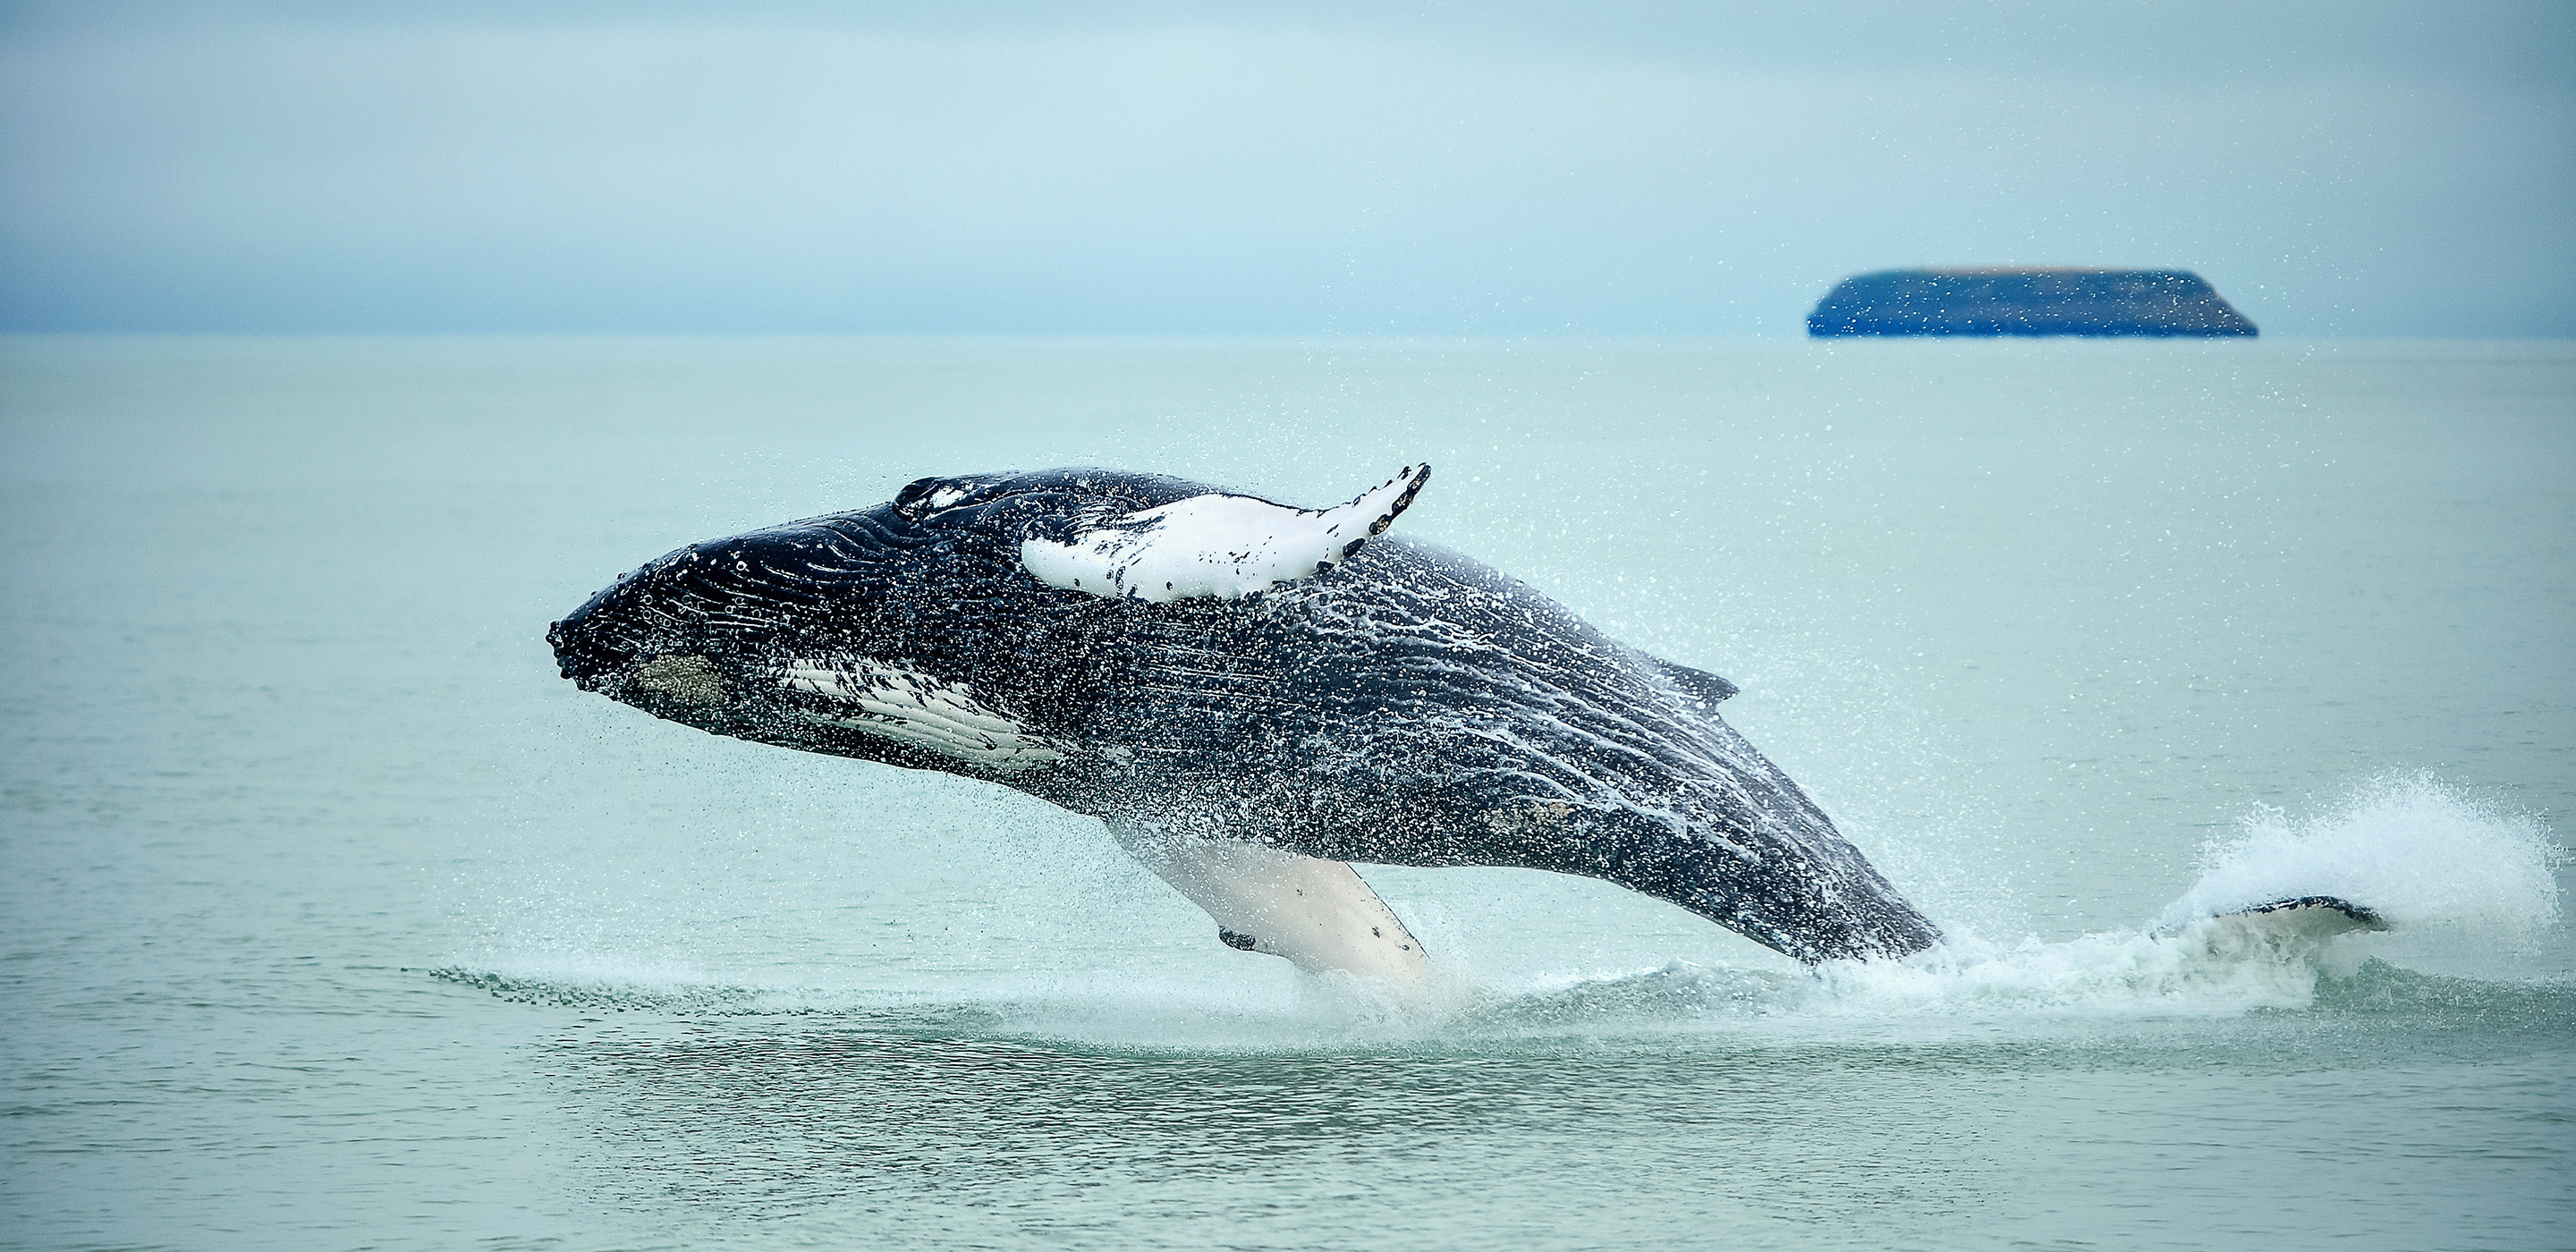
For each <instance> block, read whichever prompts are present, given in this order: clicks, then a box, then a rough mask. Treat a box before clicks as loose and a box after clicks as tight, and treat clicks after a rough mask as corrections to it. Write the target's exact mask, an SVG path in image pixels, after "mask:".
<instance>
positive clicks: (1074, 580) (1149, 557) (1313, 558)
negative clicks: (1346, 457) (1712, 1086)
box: [1020, 465, 1431, 603]
mask: <svg viewBox="0 0 2576 1252" xmlns="http://www.w3.org/2000/svg"><path fill="white" fill-rule="evenodd" d="M1430 477H1431V467H1430V466H1428V465H1408V466H1405V467H1404V468H1403V469H1402V470H1400V471H1398V472H1397V474H1396V476H1395V477H1394V478H1392V479H1389V480H1388V481H1387V482H1386V483H1384V484H1383V485H1381V486H1379V487H1377V488H1375V489H1373V490H1370V491H1365V492H1362V493H1361V494H1360V496H1359V498H1358V499H1355V500H1353V501H1351V502H1350V503H1348V504H1345V505H1342V506H1340V507H1338V508H1330V509H1297V508H1290V507H1288V506H1287V505H1284V504H1273V503H1271V502H1270V501H1268V500H1261V499H1256V498H1254V497H1252V496H1237V495H1227V494H1225V493H1223V492H1215V493H1211V494H1208V495H1203V496H1191V497H1190V498H1189V499H1186V500H1175V501H1173V502H1171V503H1170V504H1165V505H1158V506H1156V507H1154V508H1150V509H1139V510H1137V511H1136V512H1133V513H1121V514H1118V515H1117V516H1114V517H1108V518H1103V519H1101V520H1099V521H1097V522H1095V523H1093V524H1091V525H1090V526H1088V527H1086V528H1085V529H1084V530H1083V531H1082V532H1081V533H1079V534H1077V535H1076V536H1075V537H1074V539H1073V542H1071V543H1056V542H1053V541H1051V540H1046V539H1029V540H1024V541H1022V542H1021V544H1020V564H1021V565H1022V566H1023V567H1025V568H1026V569H1027V570H1028V571H1029V575H1030V577H1033V578H1035V579H1037V580H1038V581H1039V582H1041V583H1044V584H1046V585H1047V586H1050V587H1058V588H1062V589H1064V590H1066V591H1084V592H1089V593H1090V594H1092V595H1095V596H1103V597H1119V596H1132V597H1134V598H1136V599H1139V600H1150V601H1154V602H1157V603H1165V602H1169V601H1173V600H1189V599H1196V598H1199V597H1204V596H1212V597H1216V598H1219V599H1226V600H1233V599H1239V598H1241V597H1243V596H1248V595H1251V594H1253V593H1255V592H1260V591H1268V590H1269V589H1271V588H1272V587H1276V586H1279V585H1280V584H1283V583H1293V582H1296V581H1298V580H1300V579H1305V578H1312V577H1314V576H1315V575H1317V574H1320V573H1322V572H1323V571H1325V570H1328V569H1331V568H1332V567H1333V566H1335V565H1338V564H1340V563H1341V561H1342V558H1344V557H1347V556H1349V555H1350V554H1351V553H1352V552H1353V551H1354V550H1356V549H1357V548H1358V547H1359V545H1360V544H1361V543H1363V542H1365V541H1367V540H1368V539H1369V538H1371V537H1372V536H1375V535H1378V534H1382V533H1384V532H1385V530H1386V528H1387V526H1388V525H1389V524H1390V523H1392V522H1394V521H1395V518H1396V515H1397V514H1399V513H1402V512H1403V511H1404V510H1405V506H1407V505H1409V504H1411V503H1413V496H1414V493H1415V492H1417V491H1420V490H1422V484H1423V483H1424V482H1425V481H1427V480H1429V478H1430Z"/></svg>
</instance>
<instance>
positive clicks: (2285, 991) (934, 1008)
mask: <svg viewBox="0 0 2576 1252" xmlns="http://www.w3.org/2000/svg"><path fill="white" fill-rule="evenodd" d="M2202 860H2203V872H2202V874H2201V877H2200V879H2199V880H2198V881H2197V882H2196V883H2195V884H2194V885H2193V886H2192V887H2191V889H2190V890H2188V891H2186V892H2185V893H2184V894H2183V895H2182V896H2181V897H2180V898H2178V899H2177V900H2175V901H2174V903H2173V904H2172V905H2170V906H2168V907H2167V908H2166V909H2164V910H2163V911H2162V913H2160V914H2159V915H2158V916H2157V917H2155V918H2153V919H2150V920H2148V921H2146V922H2144V923H2142V924H2141V925H2139V926H2138V927H2136V928H2135V929H2131V930H2123V931H2114V932H2104V933H2097V934H2089V935H2083V936H2079V937H2077V938H2074V939H2069V940H2058V941H2043V940H2041V939H2038V938H2036V937H2031V938H2024V939H2020V940H2018V941H2013V942H1996V941H1990V940H1987V939H1984V938H1981V937H1979V936H1978V935H1976V934H1974V933H1972V932H1970V931H1968V930H1966V929H1965V928H1960V927H1953V928H1952V932H1951V938H1950V940H1949V941H1948V942H1947V943H1945V944H1943V945H1942V946H1941V947H1939V948H1936V949H1933V950H1931V951H1929V952H1924V953H1919V954H1916V955H1915V956H1912V957H1909V958H1907V959H1905V960H1902V961H1881V962H1866V963H1864V962H1835V963H1830V964H1827V965H1825V966H1822V967H1819V968H1817V969H1815V970H1813V971H1808V972H1803V973H1801V972H1791V971H1782V970H1777V969H1771V968H1743V969H1739V968H1733V967H1730V966H1725V965H1715V966H1700V965H1694V964H1691V963H1688V962H1673V963H1669V964H1666V965H1662V966H1656V967H1651V968H1645V969H1626V970H1596V971H1583V972H1576V973H1558V974H1554V975H1549V976H1537V977H1530V978H1525V979H1524V980H1522V981H1520V982H1519V983H1517V984H1497V983H1495V982H1493V981H1490V980H1488V979H1485V978H1482V977H1479V976H1478V974H1477V973H1476V972H1475V971H1474V970H1472V969H1468V968H1465V967H1463V966H1459V965H1454V964H1452V965H1448V966H1444V967H1443V968H1442V969H1441V970H1440V972H1439V974H1438V976H1437V977H1436V978H1435V979H1434V982H1433V985H1432V987H1431V989H1430V990H1429V992H1428V993H1427V994H1425V995H1422V996H1419V997H1413V998H1407V999H1403V1000H1398V999H1396V998H1394V997H1391V996H1390V995H1389V994H1387V989H1386V988H1383V987H1380V986H1376V985H1373V984H1370V983H1367V982H1365V981H1363V980H1357V979H1351V978H1346V977H1332V976H1328V977H1325V978H1303V979H1299V980H1297V981H1296V983H1295V984H1293V986H1294V990H1293V992H1292V993H1291V994H1289V995H1287V996H1285V997H1282V996H1281V995H1279V994H1277V993H1276V992H1275V991H1274V990H1268V989H1265V988H1262V987H1255V986H1249V985H1242V984H1214V985H1208V984H1196V983H1188V982H1185V981H1182V980H1178V979H1157V978H1155V977H1154V976H1153V975H1152V974H1150V973H1146V974H1142V975H1133V976H1117V977H1109V976H1101V977H1098V978H1094V979H1082V978H1078V977H1077V978H1019V979H1014V980H1005V981H986V982H982V983H978V984H975V985H974V986H972V987H968V986H966V985H963V984H962V983H961V985H960V986H959V987H957V988H956V992H957V993H956V994H947V993H941V994H925V993H919V992H911V993H899V992H890V991H884V990H875V989H863V988H846V987H839V988H836V987H830V986H823V985H794V984H791V983H784V982H780V983H772V984H767V985H763V984H760V983H756V982H754V983H746V982H745V981H743V980H741V979H738V978H726V977H720V976H708V975H702V974H699V973H696V972H693V971H690V970H687V969H684V968H676V967H670V966H655V965H644V964H636V963H631V962H622V961H620V960H618V959H616V958H614V957H597V956H562V955H551V956H550V955H545V954H522V955H517V956H511V957H506V958H499V959H486V960H479V961H474V962H458V963H453V964H450V965H447V966H443V967H440V968H437V969H433V970H428V971H425V972H427V973H429V974H430V975H431V976H433V977H436V978H439V979H442V980H444V981H448V982H452V983H456V984H459V985H462V986H467V987H473V988H477V989H480V990H483V991H486V992H489V993H490V994H492V995H494V996H496V997H498V998H501V999H504V1000H510V1001H517V1002H522V1003H529V1004H538V1005H550V1006H556V1007H562V1008H569V1009H576V1010H582V1011H587V1012H645V1013H655V1014H664V1015H677V1016H690V1017H704V1016H777V1015H796V1016H806V1015H824V1016H830V1017H832V1018H835V1019H837V1020H842V1021H847V1022H850V1023H852V1024H864V1025H865V1026H866V1027H868V1028H871V1029H886V1030H893V1031H898V1032H904V1033H921V1032H929V1033H946V1034H963V1035H978V1036H989V1035H1003V1036H1017V1037H1047V1038H1057V1039H1069V1040H1081V1041H1086V1042H1091V1043H1101V1044H1112V1045H1136V1046H1177V1047H1184V1048H1187V1047H1200V1046H1207V1047H1220V1048H1232V1047H1280V1046H1291V1047H1294V1046H1332V1045H1334V1044H1335V1043H1337V1042H1344V1043H1349V1042H1368V1041H1377V1042H1402V1041H1408V1040H1410V1041H1437V1040H1446V1041H1450V1042H1470V1041H1473V1040H1477V1039H1494V1038H1530V1037H1535V1036H1552V1035H1565V1034H1582V1035H1594V1036H1598V1035H1604V1034H1630V1035H1648V1034H1651V1035H1669V1034H1672V1033H1675V1032H1685V1033H1687V1032H1705V1031H1717V1032H1733V1033H1737V1034H1742V1033H1745V1032H1748V1031H1750V1032H1757V1033H1758V1032H1764V1031H1778V1030H1781V1029H1787V1030H1790V1031H1792V1032H1807V1031H1817V1030H1821V1031H1825V1032H1828V1033H1830V1032H1832V1031H1834V1030H1847V1029H1849V1028H1851V1027H1852V1026H1853V1025H1855V1024H1857V1023H1882V1024H1884V1023H1939V1022H1944V1021H1947V1022H1951V1023H1954V1024H1955V1023H1959V1022H1981V1023H1988V1024H1992V1023H1996V1022H2009V1021H2014V1020H2019V1021H2025V1022H2028V1021H2038V1020H2059V1021H2063V1020H2067V1019H2107V1020H2118V1019H2132V1020H2136V1019H2155V1018H2197V1019H2221V1018H2229V1017H2237V1016H2242V1015H2245V1014H2248V1013H2254V1012H2260V1011H2294V1012H2295V1011H2320V1012H2329V1013H2378V1014H2401V1015H2403V1014H2416V1015H2428V1014H2429V1015H2440V1014H2456V1013H2461V1012H2468V1011H2472V1009H2473V1008H2475V1006H2481V1005H2483V1006H2489V1007H2491V1008H2493V1009H2495V1010H2496V1011H2501V1012H2506V1013H2511V1014H2517V1015H2521V1016H2529V1015H2530V1014H2533V1013H2537V1014H2539V1016H2541V1017H2543V1018H2548V1019H2550V1020H2567V1021H2576V986H2571V985H2568V984H2565V983H2564V982H2560V983H2557V984H2546V983H2535V982H2532V981H2531V980H2529V979H2523V978H2517V977H2515V976H2514V973H2513V971H2512V969H2511V968H2510V964H2511V958H2512V956H2513V955H2514V954H2516V953H2532V952H2537V951H2538V950H2539V949H2540V947H2541V945H2543V944H2544V943H2545V942H2546V941H2548V940H2549V939H2550V938H2551V937H2552V936H2553V935H2554V934H2555V933H2556V930H2557V927H2558V926H2559V925H2560V921H2561V911H2560V901H2559V886H2558V883H2557V880H2556V876H2555V870H2556V868H2557V867H2558V866H2559V865H2560V864H2562V863H2563V862H2564V860H2565V853H2564V852H2563V851H2561V850H2560V849H2559V848H2558V847H2557V845H2555V844H2554V843H2552V842H2551V841H2550V838H2549V833H2548V831H2547V828H2546V827H2545V826H2544V825H2543V824H2542V823H2541V822H2540V821H2539V820H2538V819H2536V818H2534V817H2531V816H2529V815H2527V814H2519V813H2514V812H2511V811H2508V810H2505V809H2502V808H2500V807H2499V806H2496V805H2493V804H2489V803H2484V802H2481V801H2478V800H2476V799H2475V798H2473V797H2471V796H2469V795H2467V794H2465V793H2463V792H2461V791H2459V790H2458V789H2456V788H2452V787H2449V786H2446V785H2444V784H2442V783H2440V782H2438V781H2437V780H2434V779H2431V778H2428V777H2423V776H2410V777H2401V778H2392V779H2387V780H2383V781H2380V782H2377V783H2373V784H2372V785H2370V786H2369V787H2367V788H2365V789H2364V790H2363V791H2362V792H2361V793H2359V794H2358V795H2356V796H2355V797H2353V798H2352V799H2351V800H2349V801H2347V802H2345V803H2343V804H2341V805H2339V806H2337V807H2335V808H2334V809H2332V810H2330V811H2328V812H2325V813H2323V814H2321V815H2318V816H2316V817H2313V818H2305V819H2292V818H2290V817H2287V816H2285V815H2284V814H2282V813H2281V812H2280V811H2278V810H2275V809H2262V810H2258V811H2257V812H2256V813H2254V814H2252V815H2250V816H2249V817H2248V818H2246V819H2245V820H2244V821H2243V822H2242V823H2240V825H2239V828H2238V830H2237V832H2236V834H2235V837H2234V838H2233V839H2231V840H2228V841H2225V842H2222V843H2214V844H2212V845H2211V846H2210V847H2208V848H2206V849H2204V852H2203V857H2202ZM2316 895H2331V896H2337V897H2340V898H2343V899H2345V900H2349V901H2352V902H2354V903H2356V904H2360V905H2363V906H2366V907H2368V908H2370V909H2372V910H2375V911H2377V912H2378V913H2379V914H2380V915H2381V916H2382V917H2384V918H2385V919H2386V920H2387V921H2388V922H2389V924H2390V925H2391V927H2392V930H2391V931H2390V932H2388V933H2384V934H2383V933H2374V932H2370V931H2365V930H2359V929H2355V928H2353V927H2352V926H2350V925H2349V924H2348V923H2347V922H2346V921H2345V920H2344V919H2342V917H2341V915H2339V914H2335V913H2333V912H2332V911H2331V910H2319V909H2310V910H2289V911H2282V912H2274V913H2262V914H2250V915H2249V914H2243V913H2241V912H2239V910H2243V909H2246V908H2249V907H2251V906H2254V905H2258V904H2262V903H2266V902H2269V901H2274V900H2280V899H2285V898H2295V897H2302V896H2316ZM2444 965H2448V966H2450V967H2451V968H2450V969H2449V970H2448V972H2440V969H2439V967H2442V966H2444ZM2417 966H2424V967H2428V968H2431V969H2433V970H2434V971H2435V972H2427V970H2426V969H2419V968H2413V967H2417ZM2462 974H2465V975H2466V976H2461V975H2462ZM2535 997H2536V998H2535ZM2476 1011H2485V1010H2483V1009H2478V1010H2476Z"/></svg>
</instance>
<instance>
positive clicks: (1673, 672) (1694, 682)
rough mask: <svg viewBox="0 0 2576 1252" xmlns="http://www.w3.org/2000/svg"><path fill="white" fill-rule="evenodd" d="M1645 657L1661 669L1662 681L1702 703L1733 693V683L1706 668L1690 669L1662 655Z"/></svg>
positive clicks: (1718, 699) (1717, 699)
mask: <svg viewBox="0 0 2576 1252" xmlns="http://www.w3.org/2000/svg"><path fill="white" fill-rule="evenodd" d="M1646 659H1647V660H1649V661H1653V662H1654V663H1655V668H1656V669H1659V670H1662V671H1663V674H1664V681H1666V682H1668V683H1671V684H1672V685H1674V686H1675V687H1678V688H1680V689H1681V693H1682V694H1683V695H1684V696H1687V697H1689V698H1691V699H1693V700H1696V701H1699V702H1700V703H1702V704H1715V703H1717V702H1718V701H1720V700H1723V699H1725V698H1727V697H1728V696H1731V695H1734V694H1735V691H1736V687H1735V684H1734V683H1731V682H1728V681H1726V680H1725V679H1723V678H1720V677H1718V676H1717V675H1715V674H1712V673H1709V672H1708V671H1706V670H1696V669H1692V668H1691V667H1689V666H1687V665H1675V664H1673V663H1672V662H1670V661H1667V660H1665V659H1663V658H1662V657H1654V656H1650V657H1647V658H1646Z"/></svg>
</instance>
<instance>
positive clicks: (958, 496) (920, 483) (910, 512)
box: [894, 478, 981, 522]
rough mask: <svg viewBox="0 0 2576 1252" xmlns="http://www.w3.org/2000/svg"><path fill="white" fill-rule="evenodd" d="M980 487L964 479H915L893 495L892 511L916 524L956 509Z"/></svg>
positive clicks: (970, 480)
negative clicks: (931, 516) (937, 514)
mask: <svg viewBox="0 0 2576 1252" xmlns="http://www.w3.org/2000/svg"><path fill="white" fill-rule="evenodd" d="M980 485H981V484H978V483H977V482H975V481H974V480H972V479H965V478H923V479H917V480H915V481H914V482H912V483H911V484H910V485H908V486H906V487H905V488H904V489H903V490H901V491H898V492H896V493H895V494H894V511H895V512H896V513H898V514H901V515H902V516H904V517H905V518H908V519H910V520H912V521H916V522H917V521H920V520H921V519H923V518H925V517H928V516H930V515H931V514H933V513H938V512H941V511H943V510H946V509H952V508H955V507H957V505H958V504H959V503H960V502H962V501H964V500H965V499H966V497H968V496H970V495H973V494H974V493H975V489H976V488H977V487H978V486H980Z"/></svg>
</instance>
